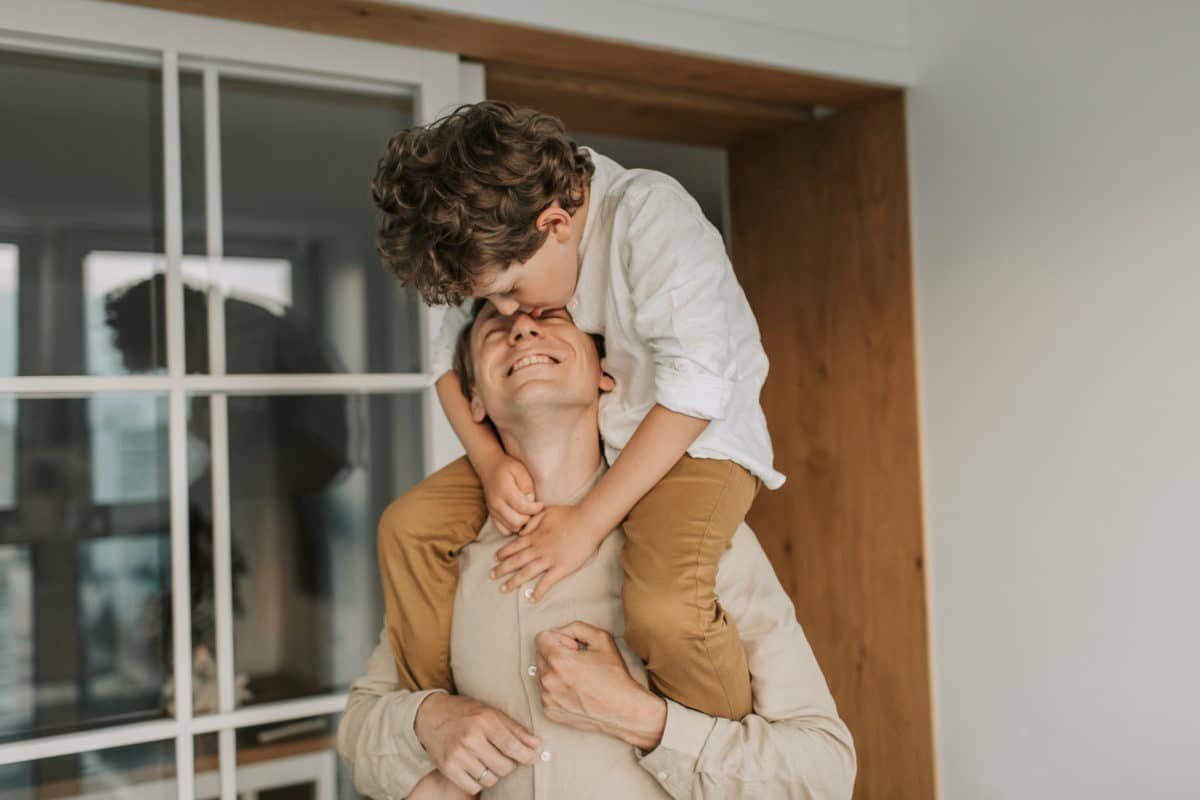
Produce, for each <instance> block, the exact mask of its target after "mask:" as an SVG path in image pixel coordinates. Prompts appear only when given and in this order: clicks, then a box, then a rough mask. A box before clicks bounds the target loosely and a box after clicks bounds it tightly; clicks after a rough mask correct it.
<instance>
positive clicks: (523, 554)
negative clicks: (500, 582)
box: [492, 548, 538, 578]
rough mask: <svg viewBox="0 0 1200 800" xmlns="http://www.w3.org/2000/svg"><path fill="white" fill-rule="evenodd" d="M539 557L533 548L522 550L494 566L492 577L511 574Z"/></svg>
mask: <svg viewBox="0 0 1200 800" xmlns="http://www.w3.org/2000/svg"><path fill="white" fill-rule="evenodd" d="M537 557H538V556H537V553H535V552H534V551H533V550H532V549H529V548H526V549H525V550H521V551H520V552H518V553H517V554H516V555H512V556H509V557H508V558H506V559H504V560H503V561H501V562H500V563H499V564H497V565H496V566H494V567H492V577H493V578H503V577H504V576H505V575H511V574H512V573H514V572H516V571H517V570H519V569H520V568H521V567H523V566H525V565H526V564H528V563H529V562H530V561H532V560H533V559H535V558H537Z"/></svg>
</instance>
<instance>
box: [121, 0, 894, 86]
mask: <svg viewBox="0 0 1200 800" xmlns="http://www.w3.org/2000/svg"><path fill="white" fill-rule="evenodd" d="M116 1H117V2H124V3H128V4H131V5H140V6H149V7H151V8H159V9H165V10H168V11H181V12H185V13H189V14H203V15H206V16H213V17H224V18H227V19H236V20H242V21H244V22H257V23H261V24H265V25H274V26H276V27H282V28H295V29H298V30H305V31H314V32H317V33H328V34H333V35H336V36H350V37H354V38H359V39H371V40H374V41H378V42H390V43H392V44H402V45H408V46H410V47H422V48H427V49H430V50H441V51H444V52H449V53H458V54H459V55H461V56H463V57H466V58H470V59H473V60H476V61H481V62H483V63H484V64H485V65H490V64H492V63H497V64H508V65H524V66H527V67H534V68H538V69H545V70H551V71H561V72H569V73H575V74H579V75H591V76H595V77H597V78H605V79H610V80H616V81H632V82H635V83H642V84H653V85H655V86H659V87H664V88H675V89H683V90H689V91H693V92H704V93H709V94H714V95H725V96H727V97H729V98H733V99H742V100H761V101H766V102H770V103H780V104H783V105H793V106H795V105H803V104H812V103H818V104H822V105H833V106H837V105H845V104H852V103H857V102H861V101H863V100H867V99H869V98H871V97H876V96H880V95H882V94H885V93H886V92H887V91H889V90H888V89H887V88H886V87H882V86H879V85H876V84H870V83H863V82H859V81H851V80H843V79H838V78H829V77H825V76H822V75H812V74H806V73H800V72H795V71H791V70H785V69H779V68H775V67H767V66H760V65H755V64H746V63H743V62H734V61H727V60H723V59H717V58H712V57H708V56H703V55H696V54H691V53H679V52H673V51H667V50H656V49H653V48H649V47H642V46H638V45H632V44H625V43H621V42H614V41H610V40H607V39H598V38H589V37H585V36H579V35H576V34H570V33H563V32H561V31H556V30H549V29H544V28H534V27H529V26H524V25H515V24H512V23H505V22H499V21H496V20H491V19H485V18H481V17H470V16H464V15H457V14H448V13H445V12H439V11H431V10H428V9H424V8H414V7H409V6H398V5H392V4H391V3H382V2H377V0H116Z"/></svg>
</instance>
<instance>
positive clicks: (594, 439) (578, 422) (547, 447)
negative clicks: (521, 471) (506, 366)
mask: <svg viewBox="0 0 1200 800" xmlns="http://www.w3.org/2000/svg"><path fill="white" fill-rule="evenodd" d="M560 413H561V416H560V414H559V413H554V412H551V413H549V414H545V413H543V414H539V415H533V416H534V417H535V418H533V419H528V420H523V421H522V422H520V423H518V424H515V425H510V426H508V429H507V430H505V431H502V432H501V434H500V439H501V441H502V442H503V443H504V449H505V450H506V451H507V452H508V454H509V455H510V456H512V457H513V458H515V459H517V460H518V461H520V462H521V463H523V464H524V465H525V468H526V469H528V470H529V474H530V475H531V476H532V477H533V484H534V487H535V489H534V493H535V495H536V496H537V499H538V501H540V502H542V503H545V504H546V505H562V504H564V503H567V502H569V501H570V500H571V499H572V498H573V497H574V496H575V495H576V494H578V493H579V490H580V489H581V488H583V486H584V485H585V484H586V483H587V482H588V480H589V479H590V478H591V477H592V476H593V475H594V474H595V473H596V470H597V469H598V468H599V466H600V461H601V454H600V437H599V435H598V433H597V426H596V413H595V408H594V407H593V408H592V409H591V410H590V412H585V413H580V411H579V410H577V409H564V410H563V411H562V412H560Z"/></svg>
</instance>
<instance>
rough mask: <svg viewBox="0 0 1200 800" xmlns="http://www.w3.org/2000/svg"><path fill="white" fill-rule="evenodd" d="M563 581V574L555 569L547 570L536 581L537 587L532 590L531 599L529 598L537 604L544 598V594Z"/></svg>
mask: <svg viewBox="0 0 1200 800" xmlns="http://www.w3.org/2000/svg"><path fill="white" fill-rule="evenodd" d="M562 579H563V574H562V572H560V571H559V570H557V569H551V570H547V571H546V574H545V575H543V576H542V579H541V580H540V581H538V585H537V586H535V587H534V589H533V597H531V598H529V599H530V600H532V601H533V602H535V603H536V602H537V601H539V600H541V599H542V598H543V597H545V596H546V592H548V591H550V589H551V588H552V587H553V586H554V584H556V583H558V582H559V581H561V580H562Z"/></svg>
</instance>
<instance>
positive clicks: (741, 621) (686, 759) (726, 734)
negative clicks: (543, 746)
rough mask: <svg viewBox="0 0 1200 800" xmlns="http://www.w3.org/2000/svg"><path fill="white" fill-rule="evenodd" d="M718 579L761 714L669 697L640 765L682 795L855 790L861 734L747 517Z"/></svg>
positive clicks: (843, 793)
mask: <svg viewBox="0 0 1200 800" xmlns="http://www.w3.org/2000/svg"><path fill="white" fill-rule="evenodd" d="M747 536H748V537H749V538H750V539H751V541H750V542H747V541H745V539H746V537H747ZM739 540H740V541H739ZM717 581H718V586H717V589H718V594H719V595H720V597H721V603H722V605H723V606H724V607H725V610H726V612H727V613H728V614H729V616H730V617H731V618H732V619H733V621H734V622H735V624H736V625H737V627H738V632H739V634H740V635H741V637H742V644H743V646H744V647H745V648H746V657H747V661H748V663H749V667H750V675H751V685H752V687H753V691H754V713H753V714H750V715H749V716H747V717H745V718H744V719H742V720H741V721H734V720H729V719H723V718H719V717H711V716H708V715H707V714H702V713H700V712H698V711H694V710H692V709H690V708H686V707H684V706H681V705H679V704H677V703H675V702H673V701H671V700H667V722H666V728H665V729H664V731H663V737H662V741H661V742H660V743H659V745H658V747H657V748H655V749H654V750H652V751H650V752H649V753H645V754H642V755H641V757H640V764H641V766H642V768H643V769H645V770H647V771H648V772H650V774H652V775H653V776H654V777H655V779H656V780H657V781H658V782H659V784H660V785H661V786H662V787H663V789H665V790H666V791H667V792H668V793H669V794H670V795H671V796H672V797H675V798H679V799H680V800H683V798H713V799H714V800H715V798H742V797H744V798H761V797H787V798H805V799H806V800H807V799H812V800H816V799H817V798H821V799H822V800H823V799H824V798H849V797H850V796H851V793H852V792H853V789H854V777H855V773H856V772H857V760H856V756H855V751H854V740H853V738H852V737H851V735H850V731H849V729H848V728H847V727H846V725H845V723H843V722H842V720H841V719H840V718H839V717H838V714H837V708H836V706H835V704H834V701H833V697H832V695H830V693H829V688H828V686H827V684H826V682H825V677H824V675H823V674H822V673H821V669H820V667H819V666H818V665H817V661H816V658H815V656H814V655H813V652H812V648H811V647H810V646H809V644H808V640H807V638H806V637H805V636H804V631H803V630H802V629H801V627H800V624H799V623H798V622H797V621H796V616H795V608H794V606H793V605H792V601H791V599H790V598H789V597H788V596H787V593H786V592H785V591H784V590H783V587H782V586H781V585H780V583H779V579H778V578H777V577H776V575H775V571H774V569H772V568H771V564H770V562H769V561H768V560H767V557H766V554H765V553H764V552H763V551H762V548H761V547H760V546H759V544H758V541H757V539H754V536H753V533H751V532H750V530H749V528H748V527H747V526H745V525H743V526H741V527H740V528H739V529H738V532H737V533H736V534H735V539H734V544H733V547H732V548H731V549H730V551H729V552H728V553H727V554H726V557H725V558H723V559H722V560H721V564H720V567H719V569H718V573H717Z"/></svg>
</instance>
